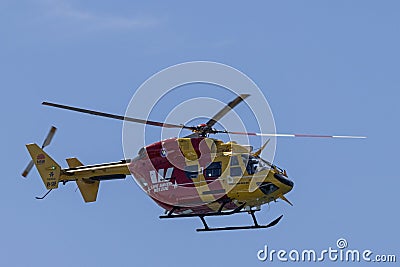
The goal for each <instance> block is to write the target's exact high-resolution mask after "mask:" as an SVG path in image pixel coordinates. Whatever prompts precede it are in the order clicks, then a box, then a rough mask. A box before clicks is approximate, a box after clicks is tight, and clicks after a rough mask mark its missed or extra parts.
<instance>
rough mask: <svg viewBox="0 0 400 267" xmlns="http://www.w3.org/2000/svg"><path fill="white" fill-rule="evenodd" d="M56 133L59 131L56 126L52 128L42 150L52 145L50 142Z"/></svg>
mask: <svg viewBox="0 0 400 267" xmlns="http://www.w3.org/2000/svg"><path fill="white" fill-rule="evenodd" d="M56 131H57V128H56V127H54V126H51V129H50V131H49V133H48V134H47V136H46V139H44V141H43V145H42V148H45V147H46V146H48V145H50V142H51V140H52V139H53V137H54V134H55V133H56Z"/></svg>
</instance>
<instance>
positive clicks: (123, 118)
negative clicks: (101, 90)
mask: <svg viewBox="0 0 400 267" xmlns="http://www.w3.org/2000/svg"><path fill="white" fill-rule="evenodd" d="M42 105H45V106H51V107H55V108H61V109H67V110H72V111H76V112H81V113H86V114H91V115H95V116H100V117H106V118H111V119H116V120H122V121H123V120H125V121H130V122H136V123H142V124H148V125H153V126H158V127H165V128H183V129H189V130H194V129H195V127H190V126H185V125H183V124H181V125H177V124H171V123H165V122H158V121H150V120H142V119H136V118H131V117H124V116H121V115H115V114H110V113H105V112H100V111H94V110H89V109H83V108H77V107H71V106H66V105H61V104H56V103H50V102H43V103H42Z"/></svg>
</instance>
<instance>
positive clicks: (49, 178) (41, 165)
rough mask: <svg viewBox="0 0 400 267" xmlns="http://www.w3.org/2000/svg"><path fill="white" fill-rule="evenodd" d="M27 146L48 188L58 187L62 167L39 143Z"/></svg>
mask: <svg viewBox="0 0 400 267" xmlns="http://www.w3.org/2000/svg"><path fill="white" fill-rule="evenodd" d="M26 148H27V149H28V151H29V154H30V155H31V158H32V160H33V163H34V164H35V166H36V168H37V170H38V171H39V174H40V177H42V180H43V183H44V185H45V186H46V188H47V189H55V188H58V182H59V179H60V173H61V167H60V165H58V164H57V163H56V162H55V161H54V160H53V159H52V158H51V157H50V156H49V155H47V153H46V152H44V151H43V149H41V148H40V147H39V146H38V145H37V144H28V145H26Z"/></svg>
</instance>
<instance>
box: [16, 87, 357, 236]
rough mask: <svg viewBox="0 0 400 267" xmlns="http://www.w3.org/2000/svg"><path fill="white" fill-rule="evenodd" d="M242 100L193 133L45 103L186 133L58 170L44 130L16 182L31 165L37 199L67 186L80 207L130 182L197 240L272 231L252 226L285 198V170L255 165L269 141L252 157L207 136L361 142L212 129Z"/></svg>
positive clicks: (289, 183)
mask: <svg viewBox="0 0 400 267" xmlns="http://www.w3.org/2000/svg"><path fill="white" fill-rule="evenodd" d="M249 96H250V95H249V94H240V95H238V96H237V97H236V98H235V99H234V100H232V101H231V102H229V103H228V104H227V105H225V106H224V108H222V109H221V110H220V111H219V112H217V113H216V114H215V115H214V116H213V117H212V118H211V119H209V120H208V121H207V122H206V123H203V124H199V125H197V126H187V125H183V124H171V123H165V122H157V121H151V120H144V119H138V118H132V117H127V116H121V115H115V114H110V113H105V112H99V111H94V110H89V109H83V108H77V107H73V106H67V105H61V104H57V103H52V102H43V103H42V105H45V106H50V107H54V108H60V109H65V110H70V111H75V112H80V113H86V114H90V115H94V116H100V117H106V118H112V119H116V120H123V121H127V122H133V123H141V124H147V125H152V126H156V127H164V128H179V129H187V130H190V131H192V134H190V135H188V136H185V137H174V138H169V139H165V140H161V141H158V142H155V143H153V144H150V145H147V146H145V147H142V148H141V149H140V150H139V152H138V155H137V156H136V157H134V158H131V159H123V160H121V161H117V162H109V163H102V164H95V165H84V164H83V163H82V162H80V161H79V160H78V159H77V158H67V159H66V162H67V164H68V168H62V167H61V166H60V165H59V164H58V163H57V162H56V161H55V160H54V159H53V158H51V157H50V156H49V155H48V154H47V153H46V152H45V151H44V150H43V149H44V148H45V147H46V146H48V145H49V144H50V142H51V140H52V138H53V136H54V134H55V132H56V127H54V126H53V127H51V129H50V132H49V133H48V135H47V137H46V138H45V140H44V142H43V144H42V146H41V147H39V146H38V145H37V144H35V143H31V144H27V145H26V147H27V149H28V152H29V154H30V156H31V158H32V160H31V161H30V163H29V164H28V166H27V167H26V169H25V170H24V172H23V173H22V176H23V177H27V175H28V173H29V172H30V170H31V169H32V167H33V166H34V165H35V166H36V168H37V170H38V172H39V175H40V176H41V178H42V180H43V183H44V185H45V187H46V189H47V190H48V191H47V192H46V193H45V194H44V195H43V196H42V197H36V198H37V199H43V198H45V197H46V196H47V195H48V194H49V193H50V192H51V191H52V190H53V189H56V188H58V186H59V184H60V183H62V184H64V185H65V184H66V183H67V182H70V181H75V182H76V184H77V186H78V188H79V191H80V193H81V195H82V197H83V200H84V201H85V202H94V201H96V199H97V194H98V190H99V185H100V182H102V181H105V180H119V179H125V178H126V177H127V176H128V175H132V176H133V177H134V179H135V180H136V182H137V183H138V185H139V186H140V187H141V188H142V189H143V191H144V192H146V194H147V195H148V196H149V197H150V198H151V199H152V200H153V201H155V202H156V203H157V204H158V205H159V206H160V207H162V208H163V209H164V210H165V213H164V214H163V215H161V216H159V218H160V219H173V218H189V217H197V218H199V219H200V220H201V222H202V224H203V226H204V228H199V229H196V231H199V232H207V231H224V230H242V229H261V228H269V227H272V226H275V225H276V224H278V222H279V221H280V220H281V219H282V217H283V215H281V216H279V217H278V218H276V219H274V220H273V221H271V222H270V223H268V224H259V223H258V220H257V218H256V216H255V213H256V212H258V211H260V210H261V206H262V205H264V204H268V203H270V202H273V201H277V200H278V199H281V200H283V201H285V202H287V203H288V204H290V205H292V203H291V202H290V201H289V200H288V199H287V198H286V197H285V195H286V194H287V193H289V192H290V191H291V190H292V189H293V186H294V182H293V180H291V179H290V178H289V177H288V175H287V172H286V170H284V169H282V168H280V167H278V166H276V165H275V164H273V163H271V162H269V161H267V160H265V159H263V158H262V157H261V152H262V151H263V150H264V149H265V148H266V147H267V145H268V142H269V139H268V140H267V141H266V142H265V143H264V144H263V145H262V146H261V148H259V149H258V150H256V151H253V148H252V147H251V146H248V145H241V144H238V143H236V142H235V141H228V142H223V141H221V140H219V139H215V138H211V137H210V135H215V134H237V135H249V136H267V137H317V138H365V137H364V136H338V135H336V136H334V135H312V134H276V133H273V134H266V133H252V132H233V131H227V130H217V129H216V128H214V125H215V124H216V123H217V122H218V121H219V120H220V119H221V118H222V117H224V116H225V115H226V114H227V113H228V112H229V111H231V110H232V109H233V108H234V107H235V106H237V105H238V104H240V103H241V102H243V101H244V99H246V98H247V97H249ZM239 213H248V214H249V215H250V216H251V218H252V221H253V224H252V225H245V226H227V227H210V226H209V225H208V223H207V221H206V220H205V218H207V217H212V216H230V215H233V214H239Z"/></svg>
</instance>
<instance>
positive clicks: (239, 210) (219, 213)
mask: <svg viewBox="0 0 400 267" xmlns="http://www.w3.org/2000/svg"><path fill="white" fill-rule="evenodd" d="M222 205H224V204H222ZM222 205H221V208H220V209H219V210H218V211H217V212H211V213H205V214H203V213H201V214H195V213H190V214H173V213H174V212H175V210H176V208H174V209H172V210H170V211H169V212H168V214H167V215H162V216H160V219H173V218H191V217H199V218H200V220H201V222H202V223H203V225H204V228H199V229H196V231H197V232H211V231H230V230H245V229H264V228H269V227H272V226H275V225H276V224H278V222H279V221H280V220H281V219H282V217H283V215H281V216H279V217H278V218H276V219H275V220H273V221H272V222H270V223H269V224H267V225H260V224H258V222H257V218H256V216H255V212H257V211H259V209H258V210H249V211H247V210H242V209H243V208H244V206H245V204H243V205H241V206H239V207H237V208H236V209H234V210H232V211H225V212H223V211H222V208H223V206H222ZM243 212H247V213H249V214H250V215H251V217H252V219H253V225H247V226H228V227H215V228H213V227H209V226H208V224H207V222H206V220H205V217H212V216H227V215H233V214H237V213H243Z"/></svg>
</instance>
